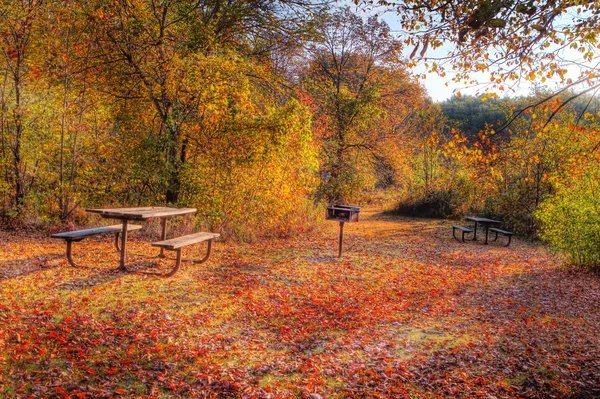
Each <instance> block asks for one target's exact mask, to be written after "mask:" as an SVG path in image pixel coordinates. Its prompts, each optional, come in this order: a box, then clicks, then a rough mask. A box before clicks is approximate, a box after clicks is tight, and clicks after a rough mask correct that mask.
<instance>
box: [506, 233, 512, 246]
mask: <svg viewBox="0 0 600 399" xmlns="http://www.w3.org/2000/svg"><path fill="white" fill-rule="evenodd" d="M511 239H512V234H511V235H509V236H508V243H507V244H506V245H505V247H508V246H509V245H510V240H511Z"/></svg>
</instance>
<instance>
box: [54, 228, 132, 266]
mask: <svg viewBox="0 0 600 399" xmlns="http://www.w3.org/2000/svg"><path fill="white" fill-rule="evenodd" d="M141 228H142V226H140V225H137V224H130V225H127V231H134V230H139V229H141ZM122 230H123V226H122V225H120V224H115V225H112V226H102V227H94V228H91V229H83V230H73V231H65V232H63V233H57V234H52V235H51V236H50V237H52V238H60V239H63V240H65V242H66V243H67V260H68V261H69V264H70V265H71V266H73V267H78V265H77V264H76V263H75V262H73V258H72V256H71V246H72V243H73V242H78V241H82V240H84V239H86V238H88V237H93V236H96V235H100V234H114V235H115V247H116V249H117V251H120V250H121V248H120V246H119V235H120V234H121V232H122Z"/></svg>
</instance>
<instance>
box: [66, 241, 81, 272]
mask: <svg viewBox="0 0 600 399" xmlns="http://www.w3.org/2000/svg"><path fill="white" fill-rule="evenodd" d="M72 244H73V241H71V240H67V260H68V261H69V264H70V265H71V266H73V267H79V266H77V265H76V264H75V262H73V258H72V257H71V246H72Z"/></svg>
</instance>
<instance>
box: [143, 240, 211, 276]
mask: <svg viewBox="0 0 600 399" xmlns="http://www.w3.org/2000/svg"><path fill="white" fill-rule="evenodd" d="M220 236H221V235H220V234H217V233H206V232H199V233H194V234H189V235H186V236H181V237H176V238H171V239H168V240H164V241H157V242H153V243H152V246H153V247H159V248H164V249H166V250H168V251H176V252H177V258H176V260H175V267H174V268H173V269H172V270H171V271H170V272H169V273H167V274H164V276H165V277H170V276H172V275H174V274H175V273H176V272H177V270H178V269H179V266H180V265H181V250H182V249H183V248H184V247H187V246H189V245H194V244H197V243H199V242H203V241H208V248H207V250H206V255H205V256H204V258H202V259H201V260H199V261H192V262H194V263H204V262H206V261H207V260H208V258H209V257H210V252H211V248H212V240H214V239H215V238H218V237H220Z"/></svg>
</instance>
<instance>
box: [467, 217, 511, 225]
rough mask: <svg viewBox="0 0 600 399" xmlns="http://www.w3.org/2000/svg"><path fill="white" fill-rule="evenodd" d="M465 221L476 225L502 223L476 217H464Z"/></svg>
mask: <svg viewBox="0 0 600 399" xmlns="http://www.w3.org/2000/svg"><path fill="white" fill-rule="evenodd" d="M465 220H470V221H471V222H477V223H490V224H494V223H502V222H501V221H499V220H494V219H488V218H480V217H478V216H467V217H465Z"/></svg>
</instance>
